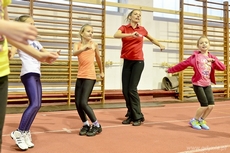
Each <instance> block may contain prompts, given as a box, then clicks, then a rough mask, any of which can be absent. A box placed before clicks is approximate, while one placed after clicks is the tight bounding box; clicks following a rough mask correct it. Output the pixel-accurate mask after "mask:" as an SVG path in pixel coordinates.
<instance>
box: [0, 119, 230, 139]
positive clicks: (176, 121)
mask: <svg viewBox="0 0 230 153" xmlns="http://www.w3.org/2000/svg"><path fill="white" fill-rule="evenodd" d="M225 118H230V116H220V117H211V118H208V120H214V119H225ZM185 121H188V120H187V119H186V120H169V121H161V122H144V123H143V124H148V125H154V124H164V123H178V122H185ZM129 126H130V125H124V124H119V125H111V126H103V129H106V128H118V127H129ZM77 130H78V131H79V130H80V129H66V128H63V129H62V130H50V131H44V132H32V134H44V133H50V132H51V133H58V132H67V131H68V133H71V132H73V131H77ZM9 135H10V134H4V135H2V136H3V137H5V136H9Z"/></svg>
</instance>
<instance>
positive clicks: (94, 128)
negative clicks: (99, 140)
mask: <svg viewBox="0 0 230 153" xmlns="http://www.w3.org/2000/svg"><path fill="white" fill-rule="evenodd" d="M101 131H102V128H101V125H100V126H99V127H97V126H94V125H93V126H92V128H91V129H90V130H89V131H88V132H87V133H86V135H87V136H95V135H96V134H99V133H101Z"/></svg>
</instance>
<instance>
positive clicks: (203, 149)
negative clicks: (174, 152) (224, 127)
mask: <svg viewBox="0 0 230 153" xmlns="http://www.w3.org/2000/svg"><path fill="white" fill-rule="evenodd" d="M229 147H230V145H224V146H214V147H209V146H206V147H188V148H187V149H188V150H187V151H182V152H179V153H196V152H204V151H211V150H218V151H219V152H221V151H223V150H226V148H229ZM191 149H192V150H191Z"/></svg>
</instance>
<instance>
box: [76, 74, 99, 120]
mask: <svg viewBox="0 0 230 153" xmlns="http://www.w3.org/2000/svg"><path fill="white" fill-rule="evenodd" d="M95 82H96V80H90V79H82V78H78V79H77V81H76V85H75V105H76V108H77V112H78V114H79V116H80V118H81V120H82V122H86V121H87V117H86V115H87V116H88V117H89V119H90V120H91V122H95V121H96V120H97V119H96V116H95V114H94V112H93V110H92V108H91V107H90V106H89V105H88V100H89V96H90V95H91V92H92V90H93V87H94V84H95Z"/></svg>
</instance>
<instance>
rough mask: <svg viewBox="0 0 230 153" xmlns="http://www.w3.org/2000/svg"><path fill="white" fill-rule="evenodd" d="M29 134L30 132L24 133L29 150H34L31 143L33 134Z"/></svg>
mask: <svg viewBox="0 0 230 153" xmlns="http://www.w3.org/2000/svg"><path fill="white" fill-rule="evenodd" d="M28 133H29V132H28V131H25V132H24V133H23V137H24V139H25V142H26V144H27V146H28V148H33V147H34V144H33V143H32V142H31V134H30V135H29V134H28Z"/></svg>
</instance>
